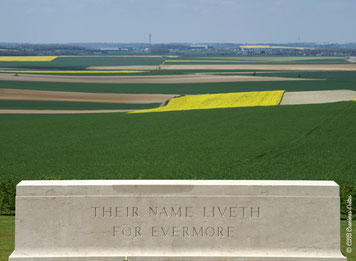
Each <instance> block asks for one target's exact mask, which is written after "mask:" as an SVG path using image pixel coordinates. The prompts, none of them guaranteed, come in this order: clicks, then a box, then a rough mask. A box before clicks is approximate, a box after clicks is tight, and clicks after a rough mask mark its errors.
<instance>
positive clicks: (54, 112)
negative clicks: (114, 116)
mask: <svg viewBox="0 0 356 261" xmlns="http://www.w3.org/2000/svg"><path fill="white" fill-rule="evenodd" d="M129 111H133V110H6V109H5V110H1V109H0V114H84V113H85V114H88V113H117V112H129Z"/></svg>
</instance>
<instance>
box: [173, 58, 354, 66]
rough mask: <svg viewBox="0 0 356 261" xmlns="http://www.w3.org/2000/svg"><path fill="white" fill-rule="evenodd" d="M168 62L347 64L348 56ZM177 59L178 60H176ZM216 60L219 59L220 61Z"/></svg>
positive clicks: (191, 59)
mask: <svg viewBox="0 0 356 261" xmlns="http://www.w3.org/2000/svg"><path fill="white" fill-rule="evenodd" d="M166 60H167V64H345V63H349V62H348V61H347V60H346V57H341V56H339V57H337V56H335V57H320V56H319V57H316V56H257V57H253V56H252V57H251V56H233V57H224V56H221V57H190V56H181V57H178V58H168V59H166ZM175 60H176V61H177V62H175ZM216 61H219V62H218V63H217V62H216Z"/></svg>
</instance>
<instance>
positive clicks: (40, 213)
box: [10, 180, 346, 261]
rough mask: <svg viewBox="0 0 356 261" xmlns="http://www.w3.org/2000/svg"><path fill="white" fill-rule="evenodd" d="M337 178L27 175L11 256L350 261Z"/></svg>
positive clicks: (27, 259) (32, 259)
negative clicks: (342, 233)
mask: <svg viewBox="0 0 356 261" xmlns="http://www.w3.org/2000/svg"><path fill="white" fill-rule="evenodd" d="M338 193H339V188H338V185H337V184H336V183H334V182H331V181H320V182H318V181H229V180H227V181H177V180H172V181H165V180H156V181H152V180H144V181H136V180H131V181H118V180H92V181H22V182H21V183H20V184H19V185H18V186H17V198H16V249H15V251H14V253H13V254H12V255H11V257H10V261H15V260H16V261H19V260H22V261H38V260H41V261H50V260H56V261H57V260H60V261H64V260H80V261H94V260H102V261H104V260H105V261H108V260H110V261H114V260H124V258H125V257H127V258H128V259H130V260H133V261H140V260H147V261H148V260H160V261H164V260H182V261H183V260H197V259H199V260H202V261H203V260H214V261H218V260H225V261H228V260H231V261H232V260H239V261H242V260H244V261H245V260H247V261H264V260H269V261H272V260H278V261H282V260H283V261H284V260H286V261H287V260H288V261H297V260H298V261H319V260H328V261H341V260H346V258H344V257H343V256H342V255H341V252H340V228H339V194H338Z"/></svg>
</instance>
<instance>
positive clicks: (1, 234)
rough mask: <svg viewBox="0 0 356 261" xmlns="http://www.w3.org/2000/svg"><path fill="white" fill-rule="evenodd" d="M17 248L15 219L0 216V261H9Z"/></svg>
mask: <svg viewBox="0 0 356 261" xmlns="http://www.w3.org/2000/svg"><path fill="white" fill-rule="evenodd" d="M14 248H15V217H13V216H0V261H8V257H9V256H10V254H11V253H12V251H13V250H14Z"/></svg>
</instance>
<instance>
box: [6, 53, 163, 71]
mask: <svg viewBox="0 0 356 261" xmlns="http://www.w3.org/2000/svg"><path fill="white" fill-rule="evenodd" d="M163 61H164V58H161V57H119V56H117V57H113V56H111V57H105V56H92V57H80V56H78V57H59V58H57V59H55V60H54V61H52V62H0V68H32V69H45V68H47V69H63V70H64V69H66V70H71V69H72V70H84V69H86V68H87V67H89V66H122V65H159V64H161V63H162V62H163Z"/></svg>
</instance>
